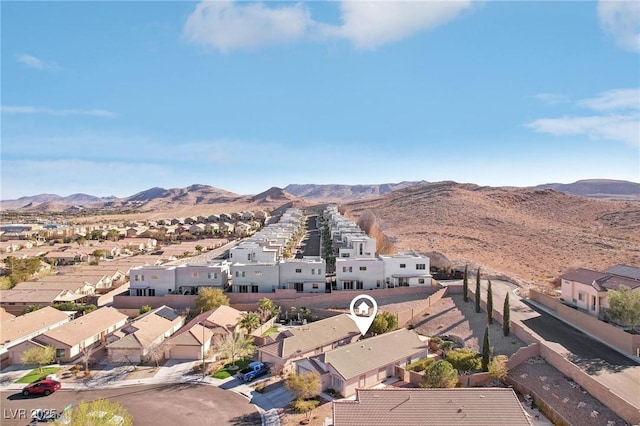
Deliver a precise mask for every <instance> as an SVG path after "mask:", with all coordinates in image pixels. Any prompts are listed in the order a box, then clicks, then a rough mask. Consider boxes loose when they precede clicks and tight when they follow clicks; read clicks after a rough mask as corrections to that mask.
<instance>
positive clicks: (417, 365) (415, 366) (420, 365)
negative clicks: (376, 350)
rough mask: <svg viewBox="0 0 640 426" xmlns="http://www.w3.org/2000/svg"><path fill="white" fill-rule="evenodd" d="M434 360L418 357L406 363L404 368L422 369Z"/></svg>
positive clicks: (410, 369) (411, 369)
mask: <svg viewBox="0 0 640 426" xmlns="http://www.w3.org/2000/svg"><path fill="white" fill-rule="evenodd" d="M434 362H435V360H434V359H433V358H420V359H419V360H417V361H415V362H412V363H411V364H409V365H407V366H406V367H405V369H406V370H408V371H424V370H425V369H426V368H427V367H428V366H430V365H431V364H433V363H434Z"/></svg>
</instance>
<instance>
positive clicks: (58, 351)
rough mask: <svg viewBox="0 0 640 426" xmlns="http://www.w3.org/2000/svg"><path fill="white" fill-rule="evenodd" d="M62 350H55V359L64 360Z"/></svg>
mask: <svg viewBox="0 0 640 426" xmlns="http://www.w3.org/2000/svg"><path fill="white" fill-rule="evenodd" d="M64 355H65V353H64V349H56V358H64Z"/></svg>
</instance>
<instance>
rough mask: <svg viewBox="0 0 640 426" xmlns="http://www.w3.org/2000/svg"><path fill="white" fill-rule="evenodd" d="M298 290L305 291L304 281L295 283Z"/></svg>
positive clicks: (299, 291)
mask: <svg viewBox="0 0 640 426" xmlns="http://www.w3.org/2000/svg"><path fill="white" fill-rule="evenodd" d="M294 286H295V288H296V291H297V292H298V293H302V292H303V291H304V283H294Z"/></svg>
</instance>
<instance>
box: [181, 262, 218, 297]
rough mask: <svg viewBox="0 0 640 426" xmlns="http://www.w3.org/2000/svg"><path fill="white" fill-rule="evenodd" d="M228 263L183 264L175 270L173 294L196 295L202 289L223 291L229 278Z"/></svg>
mask: <svg viewBox="0 0 640 426" xmlns="http://www.w3.org/2000/svg"><path fill="white" fill-rule="evenodd" d="M229 265H230V264H229V262H224V261H223V262H215V263H202V264H193V263H184V264H182V265H179V266H176V268H175V287H176V288H175V290H174V291H175V292H177V293H179V294H198V291H199V289H200V288H202V287H210V288H220V289H224V288H225V287H226V286H227V280H228V278H229Z"/></svg>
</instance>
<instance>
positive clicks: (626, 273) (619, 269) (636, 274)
mask: <svg viewBox="0 0 640 426" xmlns="http://www.w3.org/2000/svg"><path fill="white" fill-rule="evenodd" d="M606 272H608V273H609V274H613V275H619V276H621V277H625V278H631V279H632V280H640V268H638V267H636V266H627V265H616V266H613V267H611V268H609V269H607V271H606Z"/></svg>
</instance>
